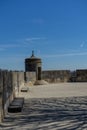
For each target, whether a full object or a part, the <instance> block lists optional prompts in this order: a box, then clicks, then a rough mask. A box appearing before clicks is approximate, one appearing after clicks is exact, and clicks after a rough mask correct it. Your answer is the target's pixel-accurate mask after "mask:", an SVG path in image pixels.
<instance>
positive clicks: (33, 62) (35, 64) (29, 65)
mask: <svg viewBox="0 0 87 130" xmlns="http://www.w3.org/2000/svg"><path fill="white" fill-rule="evenodd" d="M41 71H42V61H41V59H40V58H37V57H35V55H34V51H32V55H31V57H30V58H26V59H25V72H36V79H37V80H41Z"/></svg>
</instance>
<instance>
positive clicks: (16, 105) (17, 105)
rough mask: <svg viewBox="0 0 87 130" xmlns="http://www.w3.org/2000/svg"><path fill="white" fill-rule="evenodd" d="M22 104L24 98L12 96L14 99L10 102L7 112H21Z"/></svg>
mask: <svg viewBox="0 0 87 130" xmlns="http://www.w3.org/2000/svg"><path fill="white" fill-rule="evenodd" d="M23 104H24V98H22V97H20V98H14V100H13V101H12V102H11V103H10V105H9V107H8V112H10V113H16V112H21V111H22V108H23Z"/></svg>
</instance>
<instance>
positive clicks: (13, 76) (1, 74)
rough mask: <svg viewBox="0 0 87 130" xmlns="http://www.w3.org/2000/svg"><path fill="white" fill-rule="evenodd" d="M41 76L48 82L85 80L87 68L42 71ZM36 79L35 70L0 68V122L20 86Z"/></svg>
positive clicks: (17, 93) (86, 79)
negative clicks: (24, 70) (72, 70)
mask: <svg viewBox="0 0 87 130" xmlns="http://www.w3.org/2000/svg"><path fill="white" fill-rule="evenodd" d="M41 76H42V77H41V78H42V79H43V80H46V81H47V82H48V83H58V82H87V69H83V70H76V71H74V72H73V73H72V72H71V71H69V70H54V71H53V70H50V71H42V73H41ZM35 81H36V73H35V72H23V71H8V70H0V122H1V121H2V120H3V118H4V115H5V114H6V112H7V108H8V105H9V104H10V102H11V101H12V100H13V98H14V97H17V96H18V95H19V92H20V89H21V87H23V86H24V85H25V84H26V83H28V82H32V83H34V82H35Z"/></svg>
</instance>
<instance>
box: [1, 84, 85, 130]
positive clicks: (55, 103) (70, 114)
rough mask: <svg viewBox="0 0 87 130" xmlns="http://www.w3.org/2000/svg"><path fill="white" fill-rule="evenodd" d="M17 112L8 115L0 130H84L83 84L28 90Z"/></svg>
mask: <svg viewBox="0 0 87 130" xmlns="http://www.w3.org/2000/svg"><path fill="white" fill-rule="evenodd" d="M19 95H20V96H24V97H25V103H24V106H23V110H22V112H21V113H17V114H11V113H8V114H7V115H6V117H5V119H4V122H3V123H2V124H1V126H0V130H87V83H60V84H51V85H46V86H32V87H29V91H28V92H27V93H23V92H22V93H20V94H19Z"/></svg>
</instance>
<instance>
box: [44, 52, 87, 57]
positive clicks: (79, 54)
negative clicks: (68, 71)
mask: <svg viewBox="0 0 87 130" xmlns="http://www.w3.org/2000/svg"><path fill="white" fill-rule="evenodd" d="M84 55H87V52H79V53H66V54H55V55H43V56H42V57H45V58H57V57H67V56H84Z"/></svg>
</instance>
